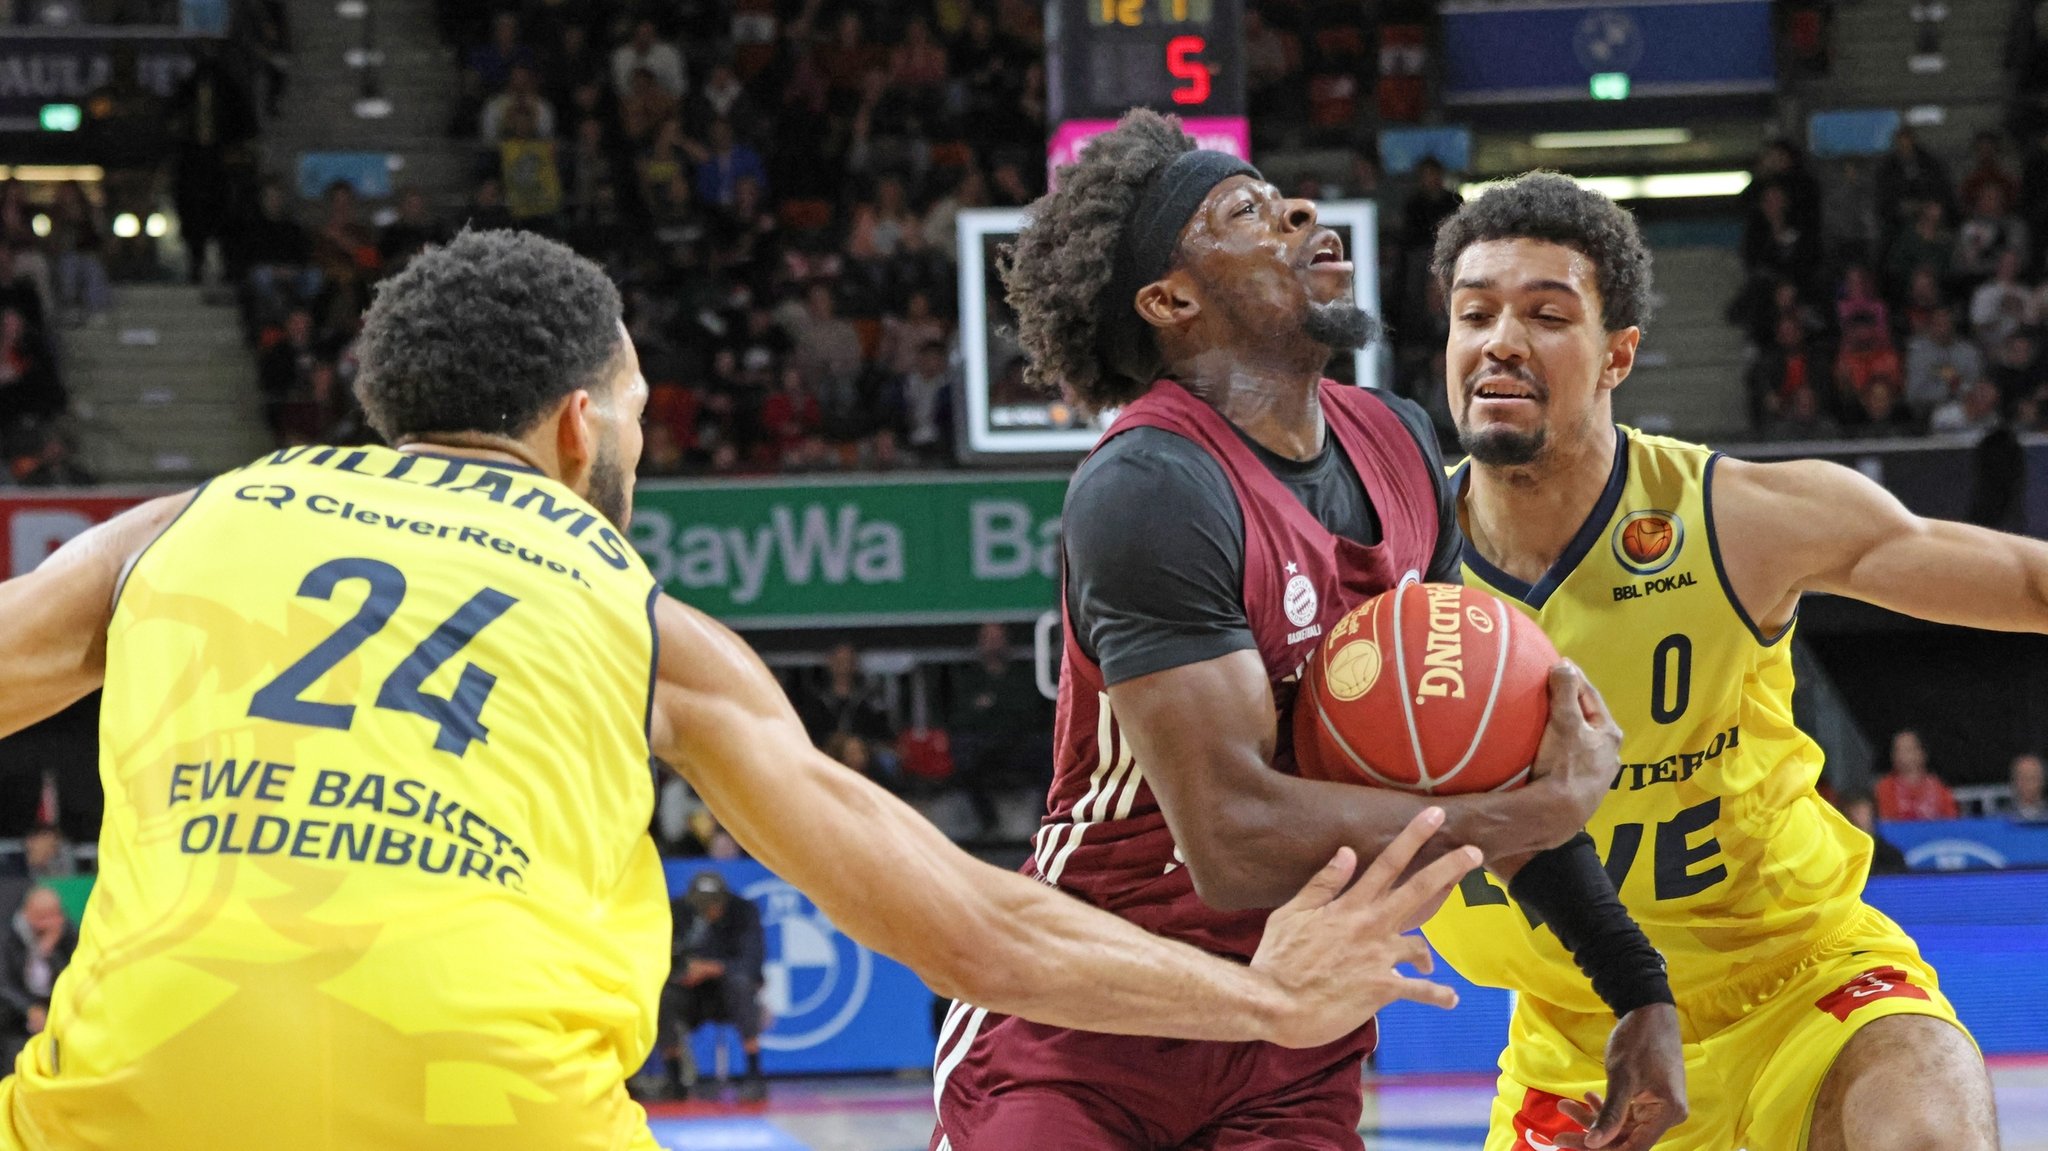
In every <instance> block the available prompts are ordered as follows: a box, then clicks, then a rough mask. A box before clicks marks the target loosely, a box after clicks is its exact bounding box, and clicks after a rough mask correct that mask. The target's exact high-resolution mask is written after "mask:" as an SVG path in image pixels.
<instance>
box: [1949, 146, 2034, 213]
mask: <svg viewBox="0 0 2048 1151" xmlns="http://www.w3.org/2000/svg"><path fill="white" fill-rule="evenodd" d="M2001 144H2002V139H2001V137H2000V136H1999V134H1998V133H1996V132H1992V131H1983V132H1979V133H1977V134H1976V135H1975V136H1974V137H1972V138H1971V140H1970V159H1971V161H1972V164H1971V168H1970V170H1969V171H1968V172H1967V173H1965V174H1964V176H1963V183H1962V186H1961V188H1959V189H1958V191H1959V193H1960V199H1961V200H1962V202H1963V203H1965V204H1975V203H1977V202H1978V196H1979V195H1980V194H1982V193H1983V191H1984V189H1986V188H1997V189H1998V190H1999V191H2001V192H2003V193H2004V194H2005V202H2006V203H2008V204H2016V203H2018V202H2019V195H2020V185H2019V181H2017V180H2015V179H2013V178H2012V174H2011V173H2009V172H2007V171H2006V170H2005V163H2004V161H2003V160H2002V159H2001V158H2000V155H1999V152H2000V146H2001Z"/></svg>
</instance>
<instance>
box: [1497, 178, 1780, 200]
mask: <svg viewBox="0 0 2048 1151" xmlns="http://www.w3.org/2000/svg"><path fill="white" fill-rule="evenodd" d="M1567 174H1569V173H1567ZM1571 178H1572V179H1573V180H1574V181H1575V182H1577V184H1578V185H1579V187H1581V188H1584V189H1586V190H1587V191H1589V192H1598V193H1600V194H1601V195H1603V196H1605V197H1607V198H1608V199H1610V200H1681V199H1687V200H1689V199H1700V198H1705V197H1713V196H1738V195H1741V194H1742V190H1743V189H1744V188H1747V187H1749V173H1748V172H1661V173H1657V174H1655V175H1650V176H1572V177H1571ZM1508 182H1509V181H1508V180H1505V179H1503V180H1472V181H1467V182H1466V183H1465V184H1463V185H1461V186H1460V187H1459V189H1458V190H1459V192H1461V193H1462V194H1463V195H1464V197H1465V198H1466V199H1467V200H1470V199H1472V198H1473V197H1475V196H1480V195H1484V194H1485V193H1486V192H1487V190H1489V189H1491V188H1497V187H1500V186H1501V185H1503V184H1506V183H1508Z"/></svg>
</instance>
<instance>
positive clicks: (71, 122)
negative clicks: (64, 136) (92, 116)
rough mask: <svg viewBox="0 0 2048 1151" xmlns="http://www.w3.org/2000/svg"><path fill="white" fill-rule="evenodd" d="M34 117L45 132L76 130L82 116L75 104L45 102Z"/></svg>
mask: <svg viewBox="0 0 2048 1151" xmlns="http://www.w3.org/2000/svg"><path fill="white" fill-rule="evenodd" d="M36 119H37V122H39V123H40V124H42V126H43V131H45V132H76V131H78V125H79V123H80V122H81V121H82V119H83V117H82V116H81V115H80V114H79V111H78V105H76V104H45V105H43V108H42V112H41V114H40V115H38V116H37V117H36Z"/></svg>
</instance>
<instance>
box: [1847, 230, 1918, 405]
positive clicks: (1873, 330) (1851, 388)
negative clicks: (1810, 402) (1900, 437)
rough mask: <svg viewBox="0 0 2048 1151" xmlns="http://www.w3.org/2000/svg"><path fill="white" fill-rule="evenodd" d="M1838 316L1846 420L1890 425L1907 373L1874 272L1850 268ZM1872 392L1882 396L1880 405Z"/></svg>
mask: <svg viewBox="0 0 2048 1151" xmlns="http://www.w3.org/2000/svg"><path fill="white" fill-rule="evenodd" d="M1835 315H1836V327H1837V329H1838V330H1839V331H1840V332H1841V340H1842V343H1841V347H1840V348H1839V349H1837V350H1836V353H1835V389H1836V393H1837V395H1839V396H1840V397H1841V398H1842V401H1843V403H1844V406H1845V414H1846V415H1847V418H1849V419H1850V420H1852V421H1855V422H1866V423H1879V424H1884V423H1890V422H1891V421H1892V420H1893V418H1894V416H1893V404H1894V403H1895V402H1896V401H1897V399H1898V392H1899V386H1900V376H1901V374H1902V373H1901V369H1900V366H1899V357H1898V352H1897V350H1896V349H1895V348H1894V347H1893V346H1892V333H1891V313H1890V311H1889V310H1888V309H1887V308H1886V307H1885V303H1884V301H1883V300H1881V299H1879V298H1878V296H1877V291H1876V287H1875V285H1874V284H1873V283H1872V282H1871V278H1870V271H1869V269H1867V268H1864V267H1862V266H1861V265H1852V266H1851V267H1850V268H1849V271H1848V273H1847V274H1846V275H1845V276H1844V277H1843V280H1842V294H1841V297H1840V299H1838V300H1837V301H1836V303H1835ZM1873 391H1876V392H1880V393H1883V395H1882V396H1881V397H1880V398H1879V399H1878V400H1877V402H1876V403H1875V404H1873V402H1872V395H1871V393H1872V392H1873ZM1880 409H1881V411H1880Z"/></svg>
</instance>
